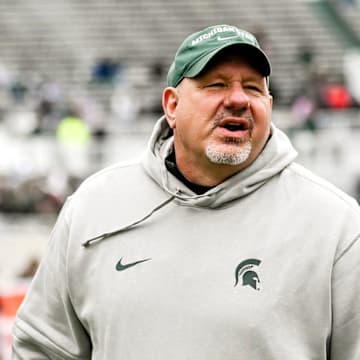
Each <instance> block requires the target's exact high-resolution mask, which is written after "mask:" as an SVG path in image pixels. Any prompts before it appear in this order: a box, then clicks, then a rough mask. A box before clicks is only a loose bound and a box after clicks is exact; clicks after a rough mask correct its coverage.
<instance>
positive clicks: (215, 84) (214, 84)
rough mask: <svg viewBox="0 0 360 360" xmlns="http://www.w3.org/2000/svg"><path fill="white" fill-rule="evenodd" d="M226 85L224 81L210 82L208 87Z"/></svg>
mask: <svg viewBox="0 0 360 360" xmlns="http://www.w3.org/2000/svg"><path fill="white" fill-rule="evenodd" d="M225 86H226V85H225V83H222V82H214V83H210V84H208V85H206V87H215V88H216V87H219V88H221V87H225Z"/></svg>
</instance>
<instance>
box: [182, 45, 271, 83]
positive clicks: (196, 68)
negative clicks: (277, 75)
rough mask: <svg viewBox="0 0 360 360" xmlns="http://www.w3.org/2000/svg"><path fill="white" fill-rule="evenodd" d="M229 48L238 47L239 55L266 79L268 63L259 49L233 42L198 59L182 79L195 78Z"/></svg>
mask: <svg viewBox="0 0 360 360" xmlns="http://www.w3.org/2000/svg"><path fill="white" fill-rule="evenodd" d="M229 47H238V48H239V49H240V51H239V54H240V55H241V56H244V57H245V58H249V60H250V64H251V65H252V66H254V68H256V69H258V70H259V71H260V73H261V74H262V75H264V76H265V77H268V76H269V75H270V73H271V66H270V61H269V59H268V57H267V56H266V54H265V53H264V52H263V51H262V50H261V49H259V48H257V47H255V46H252V45H250V44H244V43H238V42H234V43H230V44H229V43H227V44H226V45H224V46H222V47H219V48H217V49H215V50H213V51H212V52H210V53H208V54H206V55H205V56H203V57H202V58H201V59H198V60H197V61H196V63H195V64H194V65H193V66H191V67H190V68H189V69H188V70H187V71H186V72H185V73H184V74H183V77H189V78H192V77H196V76H197V75H199V74H200V73H201V72H202V71H203V70H204V69H205V67H206V65H208V63H209V62H210V61H211V60H212V59H213V58H214V56H215V55H217V54H218V53H219V52H221V51H222V50H224V49H227V48H229ZM243 50H245V51H243Z"/></svg>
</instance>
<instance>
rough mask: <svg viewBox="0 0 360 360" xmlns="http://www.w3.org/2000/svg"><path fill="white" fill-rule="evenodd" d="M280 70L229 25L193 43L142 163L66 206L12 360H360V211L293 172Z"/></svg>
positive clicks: (17, 330) (95, 180)
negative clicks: (273, 80) (274, 79)
mask: <svg viewBox="0 0 360 360" xmlns="http://www.w3.org/2000/svg"><path fill="white" fill-rule="evenodd" d="M270 72H271V68H270V62H269V59H268V57H267V56H266V55H265V53H264V52H263V51H262V50H261V48H260V46H259V45H258V42H257V40H256V39H255V37H254V36H253V35H252V34H250V33H248V32H247V31H244V30H241V29H239V28H237V27H235V26H230V25H216V26H211V27H208V28H206V29H203V30H200V31H199V32H196V33H194V34H191V35H189V37H187V38H186V39H185V40H184V42H183V43H182V44H181V45H180V47H179V49H178V51H177V53H176V55H175V58H174V61H173V63H172V65H171V67H170V69H169V72H168V77H167V80H168V83H167V85H168V86H167V87H166V88H165V89H164V91H163V97H162V99H163V101H162V102H163V109H164V113H165V115H164V116H163V117H161V118H160V119H159V121H158V122H157V123H156V125H155V127H154V130H153V134H152V136H151V139H150V142H149V146H148V149H147V150H146V151H145V152H144V154H143V156H142V157H141V158H140V159H137V160H134V161H131V162H127V163H122V164H116V165H113V166H111V167H108V168H106V169H104V170H102V171H100V172H98V173H96V174H95V175H93V176H91V177H90V178H89V179H87V180H86V181H85V182H84V183H83V184H82V185H81V186H80V187H79V188H78V190H77V191H76V192H75V193H74V194H73V195H72V196H70V197H69V199H68V200H67V202H66V204H65V205H64V207H63V209H62V211H61V214H60V215H59V218H58V221H57V223H56V225H55V227H54V230H53V232H52V235H51V239H50V242H49V245H48V249H47V253H46V255H45V256H44V258H43V259H42V261H41V265H40V267H39V269H38V271H37V274H36V275H35V278H34V280H33V282H32V286H31V289H30V291H29V292H28V294H27V296H26V299H25V301H24V302H23V304H22V306H21V308H20V310H19V312H18V314H17V319H16V321H15V325H14V329H13V335H14V342H13V359H14V360H15V359H27V360H29V359H37V360H38V359H49V358H50V359H120V358H126V359H149V360H154V359H163V360H165V359H172V360H184V359H197V360H205V359H207V360H209V359H211V360H220V359H221V360H230V359H231V360H233V359H235V358H236V359H251V360H264V359H276V360H279V359H295V358H296V359H314V360H315V359H317V360H320V359H322V360H324V359H327V360H357V359H359V358H360V301H359V299H360V285H359V281H358V279H359V276H360V211H359V207H358V205H357V203H356V201H355V200H354V199H352V198H350V197H349V196H348V195H346V194H344V193H343V192H341V191H340V190H338V189H337V188H335V187H334V186H333V185H331V184H330V183H328V182H327V181H325V180H323V179H321V178H319V177H317V176H316V175H314V174H313V173H311V172H310V171H308V170H306V169H304V168H303V167H302V166H300V165H298V164H297V163H295V159H296V156H297V153H296V151H295V150H294V148H293V146H292V145H291V143H290V141H289V139H288V138H287V136H286V135H285V134H284V133H283V132H282V131H281V130H280V129H278V128H277V127H276V126H275V125H274V124H273V123H272V121H271V114H272V105H273V100H272V96H271V94H270V93H269V90H268V89H269V88H268V86H269V75H270Z"/></svg>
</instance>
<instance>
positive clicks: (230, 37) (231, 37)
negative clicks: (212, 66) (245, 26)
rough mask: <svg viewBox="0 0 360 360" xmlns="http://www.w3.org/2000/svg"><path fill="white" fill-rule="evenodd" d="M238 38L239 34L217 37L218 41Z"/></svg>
mask: <svg viewBox="0 0 360 360" xmlns="http://www.w3.org/2000/svg"><path fill="white" fill-rule="evenodd" d="M235 38H237V35H234V36H228V37H221V36H218V37H217V40H218V41H225V40H230V39H235Z"/></svg>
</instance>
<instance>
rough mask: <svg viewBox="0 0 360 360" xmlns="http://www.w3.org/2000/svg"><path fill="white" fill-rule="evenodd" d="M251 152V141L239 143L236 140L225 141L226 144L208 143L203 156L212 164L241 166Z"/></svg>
mask: <svg viewBox="0 0 360 360" xmlns="http://www.w3.org/2000/svg"><path fill="white" fill-rule="evenodd" d="M251 150H252V143H251V139H250V140H247V141H245V142H239V141H238V140H237V139H227V143H226V144H215V143H212V142H210V143H209V144H208V146H207V147H206V151H205V154H206V156H207V158H208V159H209V160H210V161H211V162H212V163H214V164H221V165H232V166H237V165H241V164H243V163H244V162H245V161H246V160H247V159H248V158H249V156H250V153H251Z"/></svg>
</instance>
